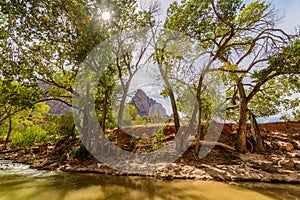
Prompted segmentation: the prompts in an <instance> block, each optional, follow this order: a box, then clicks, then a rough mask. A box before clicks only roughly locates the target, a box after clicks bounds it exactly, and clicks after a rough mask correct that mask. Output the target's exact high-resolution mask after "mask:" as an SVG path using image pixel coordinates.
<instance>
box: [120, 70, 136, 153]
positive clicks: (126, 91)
mask: <svg viewBox="0 0 300 200" xmlns="http://www.w3.org/2000/svg"><path fill="white" fill-rule="evenodd" d="M132 78H133V75H131V76H130V77H129V79H128V81H127V83H126V84H125V85H124V87H123V90H124V93H123V95H122V100H121V103H120V109H119V113H118V134H117V146H118V147H119V148H122V146H123V131H122V124H123V112H124V108H125V103H126V97H127V94H128V90H129V86H130V84H131V81H132Z"/></svg>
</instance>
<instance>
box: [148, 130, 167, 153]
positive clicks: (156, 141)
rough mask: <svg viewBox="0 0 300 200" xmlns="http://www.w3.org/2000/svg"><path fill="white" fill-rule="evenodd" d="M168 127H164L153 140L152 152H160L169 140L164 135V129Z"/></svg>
mask: <svg viewBox="0 0 300 200" xmlns="http://www.w3.org/2000/svg"><path fill="white" fill-rule="evenodd" d="M165 128H166V126H165V125H164V126H162V127H161V128H160V129H159V130H158V131H157V133H156V134H155V135H154V136H153V139H152V150H158V149H160V148H161V147H162V142H163V141H164V140H165V139H166V138H167V136H165V135H164V129H165Z"/></svg>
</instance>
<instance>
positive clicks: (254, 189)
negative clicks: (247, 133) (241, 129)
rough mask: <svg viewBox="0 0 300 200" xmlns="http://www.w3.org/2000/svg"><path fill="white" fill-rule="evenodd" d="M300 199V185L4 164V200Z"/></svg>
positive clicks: (0, 185)
mask: <svg viewBox="0 0 300 200" xmlns="http://www.w3.org/2000/svg"><path fill="white" fill-rule="evenodd" d="M23 199H24V200H27V199H28V200H35V199H36V200H43V199H44V200H48V199H49V200H98V199H99V200H102V199H107V200H113V199H116V200H123V199H124V200H143V199H149V200H156V199H157V200H159V199H170V200H173V199H174V200H175V199H180V200H200V199H201V200H202V199H203V200H215V199H222V200H226V199H228V200H235V199H237V200H240V199H245V200H246V199H255V200H256V199H260V200H267V199H300V185H288V184H285V185H281V184H260V183H242V184H226V183H216V182H202V181H158V180H154V179H145V178H140V177H114V176H104V175H95V174H71V173H58V172H49V171H38V170H32V169H29V167H28V166H26V165H21V164H14V163H11V162H8V161H0V200H23Z"/></svg>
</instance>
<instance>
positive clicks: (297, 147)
mask: <svg viewBox="0 0 300 200" xmlns="http://www.w3.org/2000/svg"><path fill="white" fill-rule="evenodd" d="M294 147H295V149H297V150H300V141H294Z"/></svg>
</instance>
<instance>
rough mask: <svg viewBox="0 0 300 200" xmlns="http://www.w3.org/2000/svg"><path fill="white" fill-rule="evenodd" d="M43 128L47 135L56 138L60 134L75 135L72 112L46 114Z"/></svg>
mask: <svg viewBox="0 0 300 200" xmlns="http://www.w3.org/2000/svg"><path fill="white" fill-rule="evenodd" d="M43 128H44V129H45V130H46V132H47V134H48V135H49V136H52V137H54V138H57V139H58V138H59V137H61V136H66V137H70V136H72V137H75V136H76V132H75V130H74V119H73V115H72V113H67V114H64V115H47V117H46V121H45V123H44V125H43Z"/></svg>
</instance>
